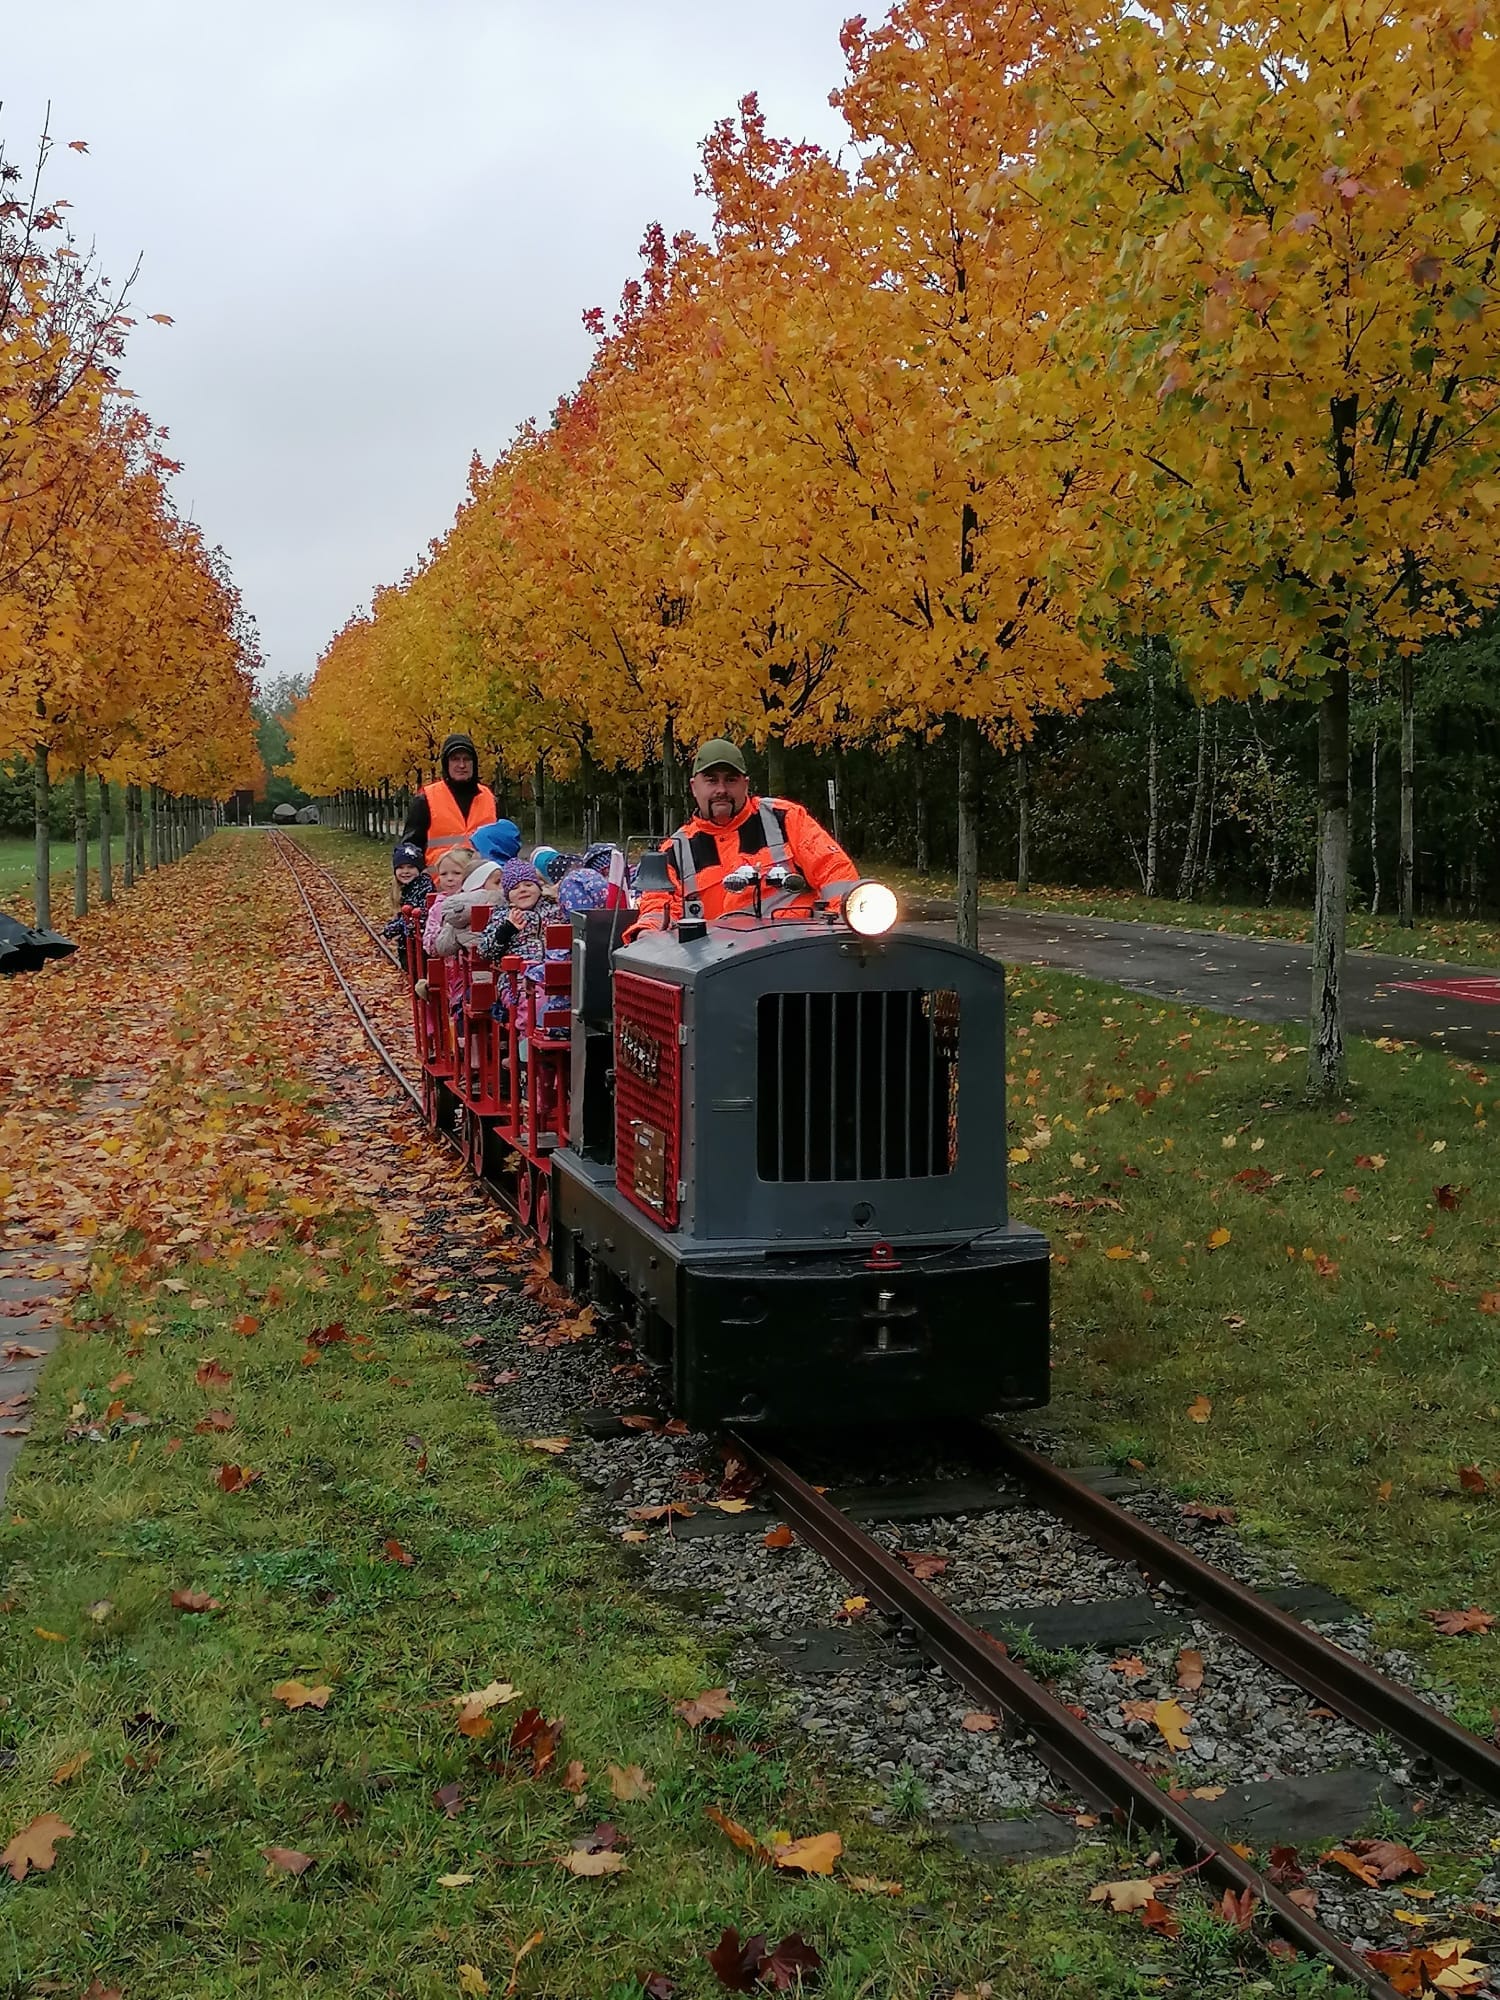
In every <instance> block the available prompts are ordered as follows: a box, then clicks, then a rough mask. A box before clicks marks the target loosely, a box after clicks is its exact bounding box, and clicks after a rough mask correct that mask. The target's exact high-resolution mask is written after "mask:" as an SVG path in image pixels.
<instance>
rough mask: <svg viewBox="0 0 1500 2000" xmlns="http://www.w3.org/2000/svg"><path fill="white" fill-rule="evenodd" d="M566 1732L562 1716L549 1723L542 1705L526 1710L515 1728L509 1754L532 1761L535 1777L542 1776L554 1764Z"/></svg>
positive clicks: (512, 1757)
mask: <svg viewBox="0 0 1500 2000" xmlns="http://www.w3.org/2000/svg"><path fill="white" fill-rule="evenodd" d="M562 1732H563V1726H562V1719H561V1717H558V1718H557V1719H556V1720H554V1721H550V1722H549V1721H548V1720H547V1718H546V1717H545V1716H544V1715H543V1714H542V1711H541V1710H540V1709H539V1708H528V1709H523V1710H522V1712H521V1714H520V1715H519V1716H517V1718H516V1721H515V1724H514V1726H513V1728H512V1729H511V1732H510V1741H509V1743H508V1744H507V1745H506V1755H507V1756H508V1757H510V1758H511V1759H513V1760H514V1761H515V1762H517V1763H525V1764H528V1765H529V1766H530V1767H531V1775H532V1777H533V1778H540V1777H542V1776H543V1775H544V1774H545V1773H546V1772H547V1771H549V1770H550V1769H551V1767H552V1763H553V1760H554V1759H555V1758H556V1756H557V1746H558V1743H559V1742H560V1741H561V1738H562Z"/></svg>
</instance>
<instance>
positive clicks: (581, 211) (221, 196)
mask: <svg viewBox="0 0 1500 2000" xmlns="http://www.w3.org/2000/svg"><path fill="white" fill-rule="evenodd" d="M5 11H6V16H7V19H6V27H5V40H4V48H3V52H0V100H3V109H0V138H3V139H4V142H5V146H6V150H7V152H8V153H9V155H10V156H11V158H12V159H14V160H19V161H21V162H22V163H24V162H25V161H26V160H27V159H28V158H29V156H30V154H31V152H32V150H33V148H34V144H35V139H36V136H37V134H38V132H39V131H40V128H41V124H42V120H43V117H44V115H45V111H46V105H47V102H48V100H49V99H50V101H51V105H52V113H51V116H52V131H53V134H54V136H55V138H56V140H57V142H58V143H57V147H56V150H55V151H54V153H53V156H52V170H51V173H50V175H49V180H48V189H49V192H51V193H52V194H53V195H63V196H66V197H67V198H68V199H69V200H70V201H71V202H72V203H73V210H72V218H73V223H74V227H75V230H76V232H77V234H78V236H79V237H80V239H82V240H84V241H87V240H88V239H90V238H93V239H94V240H95V241H97V244H98V247H99V250H100V254H101V259H102V262H103V264H104V268H105V269H106V270H108V271H110V272H111V273H113V274H114V275H115V276H116V278H117V279H119V278H122V277H123V276H124V275H125V273H126V272H127V271H128V269H129V268H130V266H131V264H132V263H133V262H134V260H135V257H136V255H137V253H139V254H140V255H141V257H142V259H143V266H142V274H141V277H140V280H139V281H138V285H137V289H136V292H135V294H134V304H135V309H136V311H137V314H138V316H139V317H141V319H142V320H143V322H144V315H145V314H146V313H149V312H166V313H171V314H172V315H173V317H174V319H175V322H176V324H175V325H174V326H172V327H170V328H163V327H157V326H153V325H150V324H146V323H143V324H141V325H140V326H139V327H138V329H137V330H136V332H135V333H134V334H133V335H132V344H131V349H130V356H129V360H128V363H127V367H126V377H125V379H126V380H127V381H128V382H129V384H130V385H131V386H132V387H133V388H134V389H135V390H136V391H137V393H138V394H139V396H140V398H141V400H142V402H143V403H144V404H145V407H146V408H147V409H148V410H149V411H150V412H151V414H152V415H153V416H154V417H155V418H156V419H157V421H158V422H160V423H164V424H166V425H167V426H168V427H169V429H170V431H171V434H172V446H171V449H172V451H173V453H174V455H175V456H176V457H178V458H180V459H182V460H183V461H184V462H185V465H186V471H185V473H184V475H183V477H182V479H181V480H180V481H179V483H178V491H179V498H180V501H181V502H182V504H183V505H184V506H191V508H192V511H193V513H194V515H195V517H196V518H197V519H198V520H199V521H200V522H201V523H202V525H203V527H204V529H205V531H206V533H207V534H208V536H209V537H210V539H211V540H214V541H218V542H222V544H223V545H224V547H225V549H226V550H227V551H228V553H229V556H230V560H231V563H232V565H233V569H234V574H235V577H236V579H237V580H238V582H239V584H240V587H241V589H242V591H243V592H244V595H245V599H246V602H247V604H248V605H249V608H250V610H251V611H252V612H253V613H254V615H255V617H256V619H257V622H258V623H259V626H260V631H261V637H262V642H263V645H264V648H265V654H266V660H267V665H268V668H269V670H270V671H271V672H272V673H285V672H294V671H301V670H305V669H310V668H311V667H312V665H313V663H314V661H315V659H316V657H317V654H318V653H319V651H320V650H321V649H322V647H323V646H324V645H325V644H326V642H327V640H328V639H329V637H330V636H331V635H332V633H333V632H334V630H335V629H336V628H337V627H338V626H339V625H340V624H341V623H342V622H343V620H344V618H345V617H346V616H347V615H348V613H349V612H350V611H351V610H352V609H353V607H354V606H355V605H356V604H358V603H360V602H362V601H365V600H367V599H368V597H369V594H370V591H371V589H372V588H373V587H374V586H375V585H376V584H377V583H382V582H387V581H391V580H393V579H394V578H396V577H397V576H399V574H400V573H401V571H402V570H403V569H404V568H405V567H406V565H407V564H408V563H409V562H410V561H411V560H412V559H413V558H414V557H415V556H416V555H417V554H418V553H419V552H420V551H421V550H422V549H423V548H424V547H425V545H426V543H427V541H428V540H429V538H430V537H432V536H434V535H437V534H441V533H442V531H443V530H444V529H445V528H446V527H447V525H448V523H449V522H450V520H451V519H452V516H453V510H454V508H455V506H456V505H457V503H458V501H459V499H460V497H461V496H462V492H463V483H464V478H465V474H466V471H467V467H468V459H469V453H470V452H471V450H473V449H475V448H476V447H477V448H478V450H479V451H481V452H482V453H484V454H485V455H487V456H493V455H494V453H495V452H496V451H497V450H498V449H499V448H500V446H501V445H502V444H503V443H504V442H505V439H506V438H507V436H508V435H509V433H510V432H511V431H512V430H513V428H514V427H515V425H516V424H517V423H519V422H520V421H521V420H522V419H523V418H524V417H527V416H531V415H543V414H545V413H546V412H547V411H548V410H549V409H550V408H551V406H552V404H553V403H554V402H555V400H556V398H557V396H558V395H559V393H560V392H562V391H564V390H566V389H567V388H569V387H570V386H571V385H572V384H573V383H574V382H575V381H576V380H577V378H578V376H579V374H580V372H581V370H582V368H583V366H584V365H585V363H586V360H587V356H588V342H587V339H586V337H585V335H584V334H583V332H582V329H581V327H580V325H579V316H580V314H581V312H582V311H583V309H584V308H585V307H587V306H591V305H612V304H613V303H614V301H615V300H616V298H617V297H618V294H619V289H620V286H621V283H622V282H623V280H624V279H625V278H626V277H627V276H629V275H630V273H631V272H632V270H633V269H634V268H635V261H636V260H635V250H636V246H637V245H638V243H639V241H640V239H641V236H642V234H643V232H644V229H645V226H646V224H647V223H649V222H651V221H654V220H659V221H661V222H662V223H663V224H664V225H665V226H666V228H667V230H668V232H669V233H670V231H671V230H673V229H674V228H678V227H681V226H682V225H684V224H690V223H692V222H694V221H695V220H697V221H701V220H702V216H701V211H700V210H699V208H698V205H697V203H696V201H695V199H694V196H693V191H692V188H693V173H694V168H695V164H696V146H697V143H698V141H699V139H700V138H701V137H702V135H703V133H704V132H705V131H706V130H707V129H708V127H709V125H710V124H711V123H712V122H713V120H714V119H715V118H717V117H721V116H723V115H725V114H727V113H729V112H731V111H732V110H733V108H734V106H735V103H736V102H737V100H738V99H739V98H740V97H741V96H742V95H743V94H744V93H745V92H746V91H749V90H757V91H759V93H760V95H761V100H762V103H763V104H764V106H765V108H766V112H767V115H768V117H769V119H770V121H771V124H772V128H773V129H774V130H777V131H780V132H783V133H785V134H787V135H789V136H791V137H795V138H810V139H816V140H820V141H822V142H823V143H825V144H829V145H836V144H837V143H838V141H839V136H840V122H839V120H838V118H837V115H836V114H835V113H834V112H833V111H832V110H831V109H830V108H829V106H828V102H827V97H828V92H829V91H830V90H831V89H832V88H834V87H835V86H836V85H837V83H838V82H839V80H840V78H841V75H842V68H843V59H842V55H841V52H840V50H839V45H838V29H839V24H840V22H841V21H842V20H843V18H844V17H845V16H846V15H847V14H849V13H852V12H855V11H857V7H856V5H855V4H854V0H749V4H746V3H745V0H623V3H622V4H612V0H553V4H546V0H345V4H342V5H341V4H338V0H253V4H252V0H54V4H53V5H52V6H51V7H49V8H45V9H43V8H40V7H27V8H22V7H20V6H16V7H13V8H12V7H8V8H7V9H6V10H5ZM866 11H868V12H870V13H871V14H878V13H879V12H880V11H881V10H880V9H879V7H878V6H869V7H867V9H866ZM72 139H86V140H87V141H88V143H89V152H88V155H87V156H86V157H85V156H81V155H78V154H75V153H72V152H69V151H68V150H67V142H68V141H69V140H72Z"/></svg>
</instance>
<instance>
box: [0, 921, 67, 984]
mask: <svg viewBox="0 0 1500 2000" xmlns="http://www.w3.org/2000/svg"><path fill="white" fill-rule="evenodd" d="M77 949H78V947H77V945H76V944H74V943H73V941H72V939H71V938H65V937H60V936H59V935H58V933H57V932H56V931H37V930H33V929H32V928H31V926H30V925H29V924H23V923H21V922H20V921H19V920H18V919H17V918H15V917H8V916H6V914H5V913H4V911H3V910H0V977H4V976H7V975H9V974H11V973H15V972H35V971H37V969H38V968H39V967H40V966H43V965H45V964H46V962H47V960H48V959H49V958H66V957H67V955H68V953H69V952H70V951H77Z"/></svg>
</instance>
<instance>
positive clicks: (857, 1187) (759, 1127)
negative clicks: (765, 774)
mask: <svg viewBox="0 0 1500 2000" xmlns="http://www.w3.org/2000/svg"><path fill="white" fill-rule="evenodd" d="M489 914H490V913H489V911H488V910H484V909H479V910H476V911H474V912H473V914H472V916H471V922H472V924H473V925H474V927H475V929H476V930H479V929H482V928H483V926H484V924H485V922H487V920H488V916H489ZM628 921H630V919H629V917H628V916H627V914H626V913H625V912H623V911H615V912H604V911H599V912H591V913H589V914H588V915H586V916H578V917H575V918H574V919H573V920H572V922H571V924H561V923H559V924H554V925H549V926H548V927H547V929H546V931H545V939H546V944H547V947H548V949H549V950H551V951H553V952H561V951H562V949H563V948H564V947H565V946H566V947H568V949H569V955H568V956H567V957H566V958H563V957H554V958H551V959H547V960H545V961H544V962H543V965H542V967H541V969H540V977H539V978H528V977H526V976H525V972H526V968H525V964H524V962H523V961H522V960H520V959H515V958H506V959H502V960H501V962H500V965H499V966H498V967H490V966H487V965H484V964H483V963H478V962H475V961H473V960H472V959H471V957H470V956H469V954H467V953H460V955H459V957H458V958H456V959H446V960H442V959H429V958H428V957H427V955H426V954H425V953H424V952H423V951H422V948H421V942H420V938H418V937H413V938H412V939H411V940H410V941H409V947H408V967H409V970H410V972H411V975H412V981H413V992H412V1007H413V1027H414V1032H415V1035H416V1040H417V1047H418V1052H419V1054H420V1056H421V1060H422V1070H423V1106H424V1113H425V1115H426V1117H427V1119H428V1121H429V1123H430V1124H431V1125H432V1126H433V1127H434V1129H439V1128H446V1129H449V1130H451V1131H454V1132H455V1134H456V1136H457V1137H458V1139H459V1143H460V1145H461V1147H462V1150H463V1153H464V1157H465V1159H466V1161H467V1162H468V1164H469V1166H470V1167H471V1169H472V1170H473V1171H474V1172H476V1173H478V1174H479V1175H481V1176H482V1177H483V1178H485V1179H487V1180H490V1181H492V1182H494V1183H496V1185H497V1186H498V1187H499V1189H500V1191H501V1192H502V1194H504V1195H505V1196H506V1198H507V1199H508V1200H509V1201H510V1203H511V1205H512V1206H513V1207H514V1209H515V1211H516V1213H517V1215H518V1216H519V1217H520V1219H521V1220H522V1222H523V1223H524V1224H525V1225H526V1226H527V1227H528V1228H530V1229H531V1231H532V1233H533V1234H534V1235H535V1236H536V1238H537V1240H538V1242H539V1243H540V1244H541V1245H542V1246H543V1247H544V1248H547V1249H548V1250H549V1251H550V1254H551V1259H552V1267H553V1272H554V1275H555V1276H556V1278H557V1279H558V1280H559V1282H561V1283H562V1284H563V1285H565V1286H566V1287H567V1288H568V1289H569V1290H570V1291H572V1292H573V1293H574V1295H575V1296H577V1297H579V1298H580V1299H589V1300H592V1301H593V1302H594V1303H595V1304H596V1305H597V1306H598V1307H599V1309H600V1311H601V1313H603V1314H604V1315H606V1316H607V1317H610V1318H613V1319H615V1320H618V1321H621V1322H623V1323H624V1324H625V1326H626V1327H627V1328H628V1329H629V1331H630V1332H631V1333H632V1335H633V1336H634V1338H635V1340H636V1343H637V1345H638V1347H639V1348H640V1349H641V1351H642V1352H643V1353H644V1354H645V1355H646V1356H647V1357H648V1358H649V1359H651V1360H652V1361H653V1362H655V1363H656V1364H657V1365H658V1367H659V1368H660V1370H661V1371H662V1372H663V1374H664V1376H665V1389H666V1393H667V1395H668V1398H669V1400H670V1401H671V1404H672V1406H673V1408H674V1409H675V1410H676V1412H677V1413H678V1414H679V1415H680V1416H682V1417H684V1418H685V1419H686V1420H687V1421H688V1422H690V1423H693V1424H696V1425H700V1426H709V1425H713V1424H716V1423H720V1422H734V1423H736V1424H749V1425H756V1424H764V1425H788V1424H795V1423H811V1422H816V1423H818V1424H828V1423H838V1424H851V1425H852V1424H870V1423H877V1422H880V1421H882V1420H888V1419H892V1418H900V1419H910V1418H914V1417H942V1416H959V1415H962V1416H974V1415H977V1414H980V1413H982V1412H986V1411H994V1410H999V1409H1007V1408H1008V1409H1014V1408H1029V1407H1035V1406H1037V1405H1039V1404H1041V1403H1044V1402H1045V1401H1046V1400H1047V1395H1048V1370H1049V1341H1048V1331H1049V1327H1048V1278H1049V1263H1048V1247H1047V1243H1046V1239H1045V1238H1044V1237H1043V1236H1042V1235H1041V1233H1040V1232H1039V1231H1037V1230H1035V1229H1033V1228H1031V1227H1029V1226H1028V1225H1026V1224H1022V1223H1017V1222H1014V1221H1012V1220H1011V1219H1010V1217H1009V1214H1008V1211H1007V1203H1006V1139H1005V1049H1004V977H1005V976H1004V971H1003V969H1002V968H1001V967H1000V966H999V965H998V964H997V963H996V962H995V961H994V960H992V959H990V958H987V957H986V956H984V955H983V954H981V953H979V952H974V951H969V950H967V949H965V948H963V947H961V946H959V945H957V944H953V943H951V942H948V941H946V940H935V939H930V938H927V937H924V936H921V935H919V934H917V933H915V932H912V931H908V930H904V929H901V928H899V927H897V928H894V929H892V930H890V931H888V932H886V933H884V934H883V935H879V936H867V935H860V934H859V933H857V932H855V931H854V930H853V929H852V928H851V927H850V925H849V924H848V923H846V922H845V921H844V919H843V917H842V915H841V914H840V912H839V911H838V909H836V908H835V909H831V910H826V911H823V912H818V913H814V914H812V915H806V914H796V915H785V914H782V913H780V912H773V913H772V914H771V915H770V916H762V915H761V914H760V913H759V911H758V910H757V912H756V913H755V914H751V913H750V912H744V913H742V914H737V915H732V916H726V917H724V918H722V919H720V920H719V921H717V922H716V923H713V924H709V925H704V924H702V923H688V924H684V925H682V926H680V927H679V928H678V929H676V930H673V929H662V930H645V931H641V932H639V933H638V934H637V935H636V937H635V938H634V939H633V940H632V942H631V943H629V944H621V943H620V931H621V929H622V927H623V925H624V924H625V923H627V922H628ZM505 979H508V980H509V982H510V990H511V992H512V994H513V995H514V999H513V1003H512V1004H511V1005H510V1006H509V1008H508V1009H507V1010H505V1012H504V1017H503V1018H497V1016H496V1012H495V1001H496V998H497V995H498V993H499V992H500V990H501V981H502V980H505Z"/></svg>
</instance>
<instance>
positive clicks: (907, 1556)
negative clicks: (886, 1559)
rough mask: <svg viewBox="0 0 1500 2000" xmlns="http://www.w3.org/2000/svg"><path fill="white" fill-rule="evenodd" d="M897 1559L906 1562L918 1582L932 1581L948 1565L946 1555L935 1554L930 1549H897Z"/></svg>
mask: <svg viewBox="0 0 1500 2000" xmlns="http://www.w3.org/2000/svg"><path fill="white" fill-rule="evenodd" d="M896 1560H897V1561H898V1562H902V1563H905V1565H906V1567H907V1568H908V1569H909V1570H910V1571H911V1573H912V1575H913V1576H914V1577H915V1578H916V1579H917V1582H918V1583H931V1581H932V1579H933V1578H934V1577H936V1576H941V1575H942V1573H943V1571H944V1570H945V1569H946V1568H947V1567H948V1558H947V1557H946V1556H939V1555H934V1554H933V1553H932V1552H931V1550H929V1549H897V1551H896Z"/></svg>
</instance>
